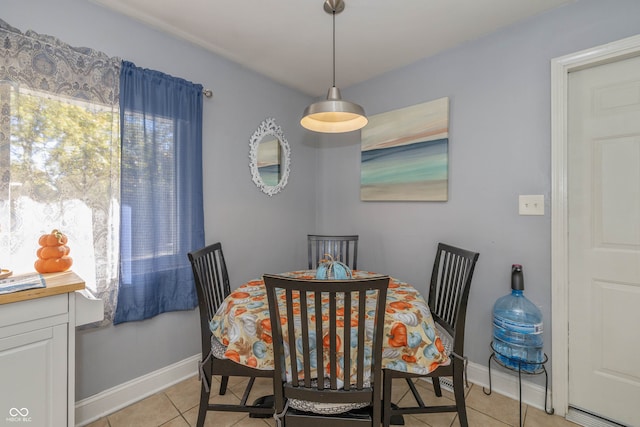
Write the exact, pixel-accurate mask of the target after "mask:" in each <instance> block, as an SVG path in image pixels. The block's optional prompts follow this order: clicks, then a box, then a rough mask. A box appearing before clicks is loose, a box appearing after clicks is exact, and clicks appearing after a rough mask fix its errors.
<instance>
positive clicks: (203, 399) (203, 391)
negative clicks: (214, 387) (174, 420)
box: [196, 369, 211, 427]
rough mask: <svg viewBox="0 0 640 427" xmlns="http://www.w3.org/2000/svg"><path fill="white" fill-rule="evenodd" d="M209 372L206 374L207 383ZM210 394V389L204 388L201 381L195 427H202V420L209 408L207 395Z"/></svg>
mask: <svg viewBox="0 0 640 427" xmlns="http://www.w3.org/2000/svg"><path fill="white" fill-rule="evenodd" d="M205 372H206V370H205ZM210 373H211V370H210V369H209V371H208V372H206V374H207V376H208V378H209V383H211V374H210ZM210 393H211V389H210V388H208V387H206V386H205V383H204V381H202V385H201V386H200V406H199V407H198V421H197V424H196V426H197V427H202V426H204V419H205V417H206V416H207V409H208V406H209V394H210Z"/></svg>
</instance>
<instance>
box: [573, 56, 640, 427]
mask: <svg viewBox="0 0 640 427" xmlns="http://www.w3.org/2000/svg"><path fill="white" fill-rule="evenodd" d="M568 79H569V80H568V84H569V86H568V89H569V92H568V93H569V99H568V123H567V129H568V153H567V155H568V212H569V213H568V227H569V237H568V252H569V266H568V272H569V314H568V318H569V406H570V407H575V408H578V409H581V410H584V411H586V412H589V413H592V414H596V415H598V416H602V417H604V418H607V419H609V420H612V421H615V422H618V423H622V424H625V425H630V426H640V57H635V58H630V59H624V60H620V61H618V62H613V63H609V64H604V65H599V66H595V67H591V68H588V69H584V70H580V71H575V72H571V73H569V77H568Z"/></svg>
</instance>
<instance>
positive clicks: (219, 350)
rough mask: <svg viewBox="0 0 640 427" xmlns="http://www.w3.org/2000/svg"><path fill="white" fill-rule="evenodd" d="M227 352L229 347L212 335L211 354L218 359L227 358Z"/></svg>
mask: <svg viewBox="0 0 640 427" xmlns="http://www.w3.org/2000/svg"><path fill="white" fill-rule="evenodd" d="M226 352H227V347H226V346H225V345H224V344H222V343H221V342H220V341H218V339H217V338H216V337H214V336H213V335H211V355H212V356H213V357H215V358H216V359H225V357H224V354H225V353H226Z"/></svg>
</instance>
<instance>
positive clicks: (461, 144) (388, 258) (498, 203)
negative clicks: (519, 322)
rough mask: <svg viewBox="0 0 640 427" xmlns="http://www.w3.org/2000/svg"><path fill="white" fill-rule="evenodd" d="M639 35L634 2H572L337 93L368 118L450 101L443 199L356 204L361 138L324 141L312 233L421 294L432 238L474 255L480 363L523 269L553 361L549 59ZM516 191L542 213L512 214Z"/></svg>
mask: <svg viewBox="0 0 640 427" xmlns="http://www.w3.org/2000/svg"><path fill="white" fill-rule="evenodd" d="M638 32H640V2H639V1H637V0H626V1H625V0H615V1H603V0H579V1H578V2H577V3H574V4H571V5H568V6H565V7H562V8H559V9H556V10H554V11H551V12H549V13H546V14H542V15H539V16H537V17H535V18H533V19H530V20H528V21H526V22H523V23H520V24H518V25H516V26H513V27H510V28H506V29H504V30H502V31H499V32H497V33H494V34H491V35H488V36H485V37H483V38H482V39H479V40H476V41H473V42H469V43H466V44H464V45H462V46H460V47H458V48H455V49H451V50H449V51H447V52H444V53H442V54H439V55H437V56H434V57H431V58H429V59H426V60H422V61H420V62H417V63H415V64H412V65H410V66H407V67H405V68H403V69H401V70H398V71H395V72H392V73H389V74H387V75H384V76H381V77H379V78H375V79H372V80H370V81H367V82H365V83H362V84H360V85H356V86H353V87H350V88H348V89H347V90H343V91H342V93H343V97H344V98H345V99H349V100H351V101H354V102H357V103H359V104H360V105H363V106H364V107H365V109H366V111H367V114H369V115H375V114H377V113H381V112H385V111H389V110H394V109H397V108H401V107H406V106H410V105H414V104H419V103H422V102H426V101H430V100H434V99H437V98H441V97H445V96H446V97H449V100H450V128H449V129H450V133H449V137H450V141H449V201H447V202H430V203H429V202H421V203H400V202H361V201H359V179H360V178H359V173H360V172H359V168H358V167H357V166H356V165H357V164H358V162H359V161H360V146H359V134H358V133H357V132H355V133H353V134H345V135H342V136H327V137H323V139H322V141H321V145H323V144H324V146H323V147H322V148H320V149H319V154H318V158H319V162H320V168H319V174H320V176H321V177H322V179H320V180H319V183H320V186H319V191H318V192H317V195H316V197H317V219H318V223H317V231H318V232H332V231H336V232H354V233H358V234H359V235H360V239H361V246H360V247H361V249H360V251H359V256H358V258H359V259H358V266H359V267H361V268H364V269H370V270H374V271H383V272H385V273H388V274H390V275H392V276H395V277H398V278H401V279H403V280H405V281H408V282H409V283H412V284H414V285H415V286H416V287H417V288H419V289H421V290H422V291H423V294H425V295H426V293H427V290H428V288H427V282H428V279H429V276H430V274H431V267H432V262H433V257H434V255H435V248H436V244H437V242H440V241H442V242H448V243H451V244H454V245H459V246H462V247H464V248H467V249H471V250H475V251H478V252H480V258H479V261H478V264H477V267H476V273H475V276H474V281H473V285H472V290H471V293H470V297H469V307H468V318H467V328H466V348H465V350H466V353H467V355H468V356H469V358H470V360H471V361H472V362H475V363H478V364H481V365H484V366H486V363H487V359H488V358H489V354H490V350H489V343H490V341H491V310H492V308H493V304H494V302H495V300H496V299H497V298H499V297H500V296H502V295H504V294H506V293H508V292H509V291H510V270H511V264H513V263H520V264H523V267H524V279H525V295H527V296H528V297H529V298H530V299H531V300H532V301H533V302H534V303H535V304H537V305H538V306H539V307H540V308H541V310H542V313H543V317H544V321H545V335H544V338H545V351H546V352H547V353H548V354H549V356H551V217H550V196H551V140H550V135H551V111H550V104H551V101H550V93H551V80H550V61H551V59H553V58H555V57H559V56H563V55H566V54H569V53H573V52H576V51H580V50H583V49H586V48H590V47H594V46H597V45H600V44H604V43H608V42H611V41H615V40H618V39H621V38H624V37H628V36H632V35H635V34H637V33H638ZM519 194H543V195H544V196H545V215H544V216H519V215H518V195H519ZM539 380H540V381H541V380H543V378H534V381H539Z"/></svg>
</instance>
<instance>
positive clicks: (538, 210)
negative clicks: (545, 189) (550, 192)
mask: <svg viewBox="0 0 640 427" xmlns="http://www.w3.org/2000/svg"><path fill="white" fill-rule="evenodd" d="M518 213H519V214H520V215H544V195H543V194H536V195H528V196H523V195H520V196H519V197H518Z"/></svg>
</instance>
